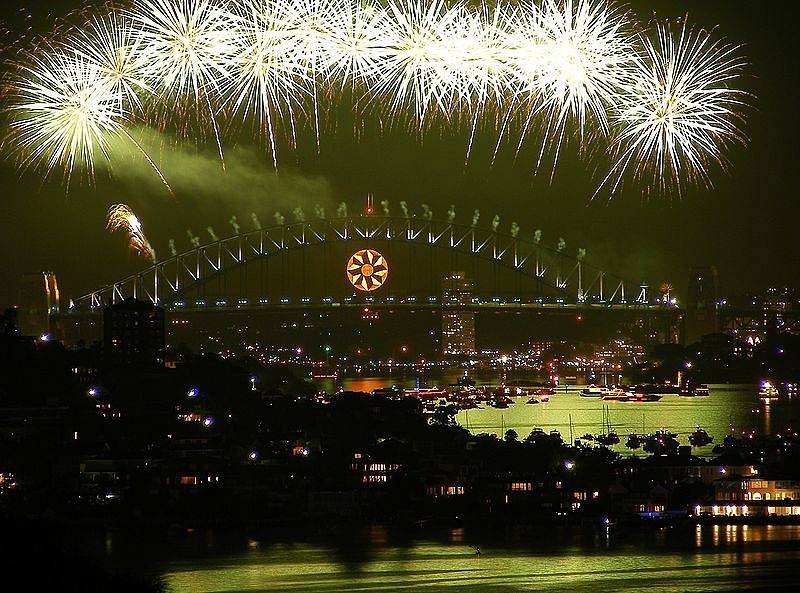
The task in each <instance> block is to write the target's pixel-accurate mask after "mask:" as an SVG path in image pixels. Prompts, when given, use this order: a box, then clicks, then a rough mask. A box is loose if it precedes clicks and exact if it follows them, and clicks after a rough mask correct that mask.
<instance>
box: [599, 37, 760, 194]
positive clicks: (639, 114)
mask: <svg viewBox="0 0 800 593" xmlns="http://www.w3.org/2000/svg"><path fill="white" fill-rule="evenodd" d="M642 43H643V46H644V48H645V53H644V54H643V55H641V56H639V57H637V58H636V60H635V64H636V67H635V69H634V71H633V73H632V80H631V81H630V84H628V85H626V86H625V90H624V92H623V95H622V100H621V106H620V108H619V112H618V113H617V116H616V118H617V120H618V125H619V128H620V131H619V133H618V135H617V136H616V138H615V139H614V143H613V146H614V147H615V148H616V150H617V151H618V155H619V156H618V158H617V159H616V162H615V163H614V165H613V167H612V169H611V172H610V173H609V175H608V176H607V177H606V179H605V180H604V182H603V184H606V183H609V184H611V185H612V189H611V193H612V194H613V193H614V191H616V189H617V187H618V186H619V184H620V183H621V182H622V178H623V176H624V175H625V174H626V173H628V172H631V173H632V175H633V177H634V178H636V179H638V180H640V181H643V182H644V185H645V187H650V188H653V189H655V190H656V191H660V192H661V193H665V194H666V193H668V192H669V191H670V190H674V191H676V192H678V193H680V192H681V188H682V186H683V185H684V184H685V183H687V182H689V183H701V184H705V185H707V186H710V185H711V178H710V173H709V169H710V167H711V166H714V165H717V166H721V167H723V168H724V167H725V165H726V158H725V151H724V149H725V148H726V147H727V146H729V145H731V144H734V143H744V142H745V139H744V137H743V134H742V132H741V130H740V128H739V124H740V123H741V115H740V113H741V110H742V107H743V106H744V99H745V95H744V93H743V92H742V91H741V90H738V89H736V88H734V87H732V83H733V82H734V81H736V80H737V79H738V78H739V77H740V76H741V72H742V69H743V68H744V66H745V63H744V61H743V60H742V58H740V57H739V56H738V51H737V50H738V48H737V47H735V46H733V45H729V44H726V43H724V42H722V41H715V40H713V39H712V37H711V35H710V34H709V33H708V32H705V31H692V30H691V29H689V28H688V27H687V25H686V24H685V23H684V24H683V26H682V27H681V28H680V30H679V31H674V30H673V29H672V28H671V27H670V26H669V25H668V24H667V25H660V26H659V27H658V30H657V40H656V42H655V43H653V42H652V41H651V40H649V39H643V40H642ZM601 187H602V185H601Z"/></svg>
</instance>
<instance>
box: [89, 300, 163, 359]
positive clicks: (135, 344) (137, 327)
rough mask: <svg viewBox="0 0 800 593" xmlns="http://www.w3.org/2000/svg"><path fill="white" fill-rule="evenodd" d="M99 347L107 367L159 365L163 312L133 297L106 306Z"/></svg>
mask: <svg viewBox="0 0 800 593" xmlns="http://www.w3.org/2000/svg"><path fill="white" fill-rule="evenodd" d="M103 347H104V354H105V357H106V360H107V361H108V362H110V363H111V364H116V365H134V366H148V365H154V364H163V362H164V309H162V308H161V307H158V306H155V305H153V304H151V303H149V302H145V301H140V300H137V299H134V298H127V299H125V300H124V301H122V302H121V303H117V304H116V305H110V306H109V307H107V308H106V310H105V311H104V313H103Z"/></svg>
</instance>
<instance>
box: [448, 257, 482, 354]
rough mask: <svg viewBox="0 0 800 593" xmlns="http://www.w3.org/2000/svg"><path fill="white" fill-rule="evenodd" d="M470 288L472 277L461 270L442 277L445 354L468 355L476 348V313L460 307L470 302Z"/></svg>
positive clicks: (466, 305)
mask: <svg viewBox="0 0 800 593" xmlns="http://www.w3.org/2000/svg"><path fill="white" fill-rule="evenodd" d="M472 289H473V284H472V281H471V280H469V279H468V278H467V275H466V274H465V273H464V272H452V273H450V274H448V275H447V276H445V277H444V279H443V280H442V305H443V306H444V310H443V312H442V354H443V355H444V356H469V355H470V354H472V353H473V352H475V313H474V312H473V311H472V310H470V309H462V308H461V307H469V306H471V305H472ZM448 307H455V308H453V309H448Z"/></svg>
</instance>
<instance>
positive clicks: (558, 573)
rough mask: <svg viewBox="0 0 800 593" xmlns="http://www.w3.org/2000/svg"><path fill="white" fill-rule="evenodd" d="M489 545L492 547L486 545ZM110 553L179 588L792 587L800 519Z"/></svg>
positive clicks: (128, 548)
mask: <svg viewBox="0 0 800 593" xmlns="http://www.w3.org/2000/svg"><path fill="white" fill-rule="evenodd" d="M478 549H480V552H481V553H480V554H477V553H476V550H478ZM106 552H107V555H108V558H107V560H108V561H109V562H112V563H113V564H117V565H119V564H122V565H123V566H124V565H125V564H127V563H134V562H135V563H136V565H137V566H139V567H140V568H141V566H142V563H141V560H142V558H141V557H142V555H147V556H152V557H153V558H152V563H150V564H149V566H150V569H149V570H150V571H151V572H152V573H153V574H154V575H156V576H158V577H160V578H162V579H163V580H164V581H165V584H166V585H167V588H168V591H170V592H171V593H206V592H207V593H212V592H214V593H227V592H230V593H233V592H256V591H258V592H262V593H268V592H276V593H277V592H281V593H284V592H291V591H298V592H300V591H302V592H319V593H332V592H352V591H406V592H426V593H436V592H443V591H455V590H458V591H466V592H476V593H477V592H480V593H501V592H502V593H514V592H517V591H549V592H559V591H564V592H570V593H575V592H602V593H607V592H609V591H626V592H637V591H647V592H650V593H653V592H656V593H673V592H675V593H677V592H683V591H693V592H705V591H708V592H712V591H713V592H719V591H791V590H794V589H793V587H794V586H795V585H796V577H797V574H798V573H797V563H798V561H800V526H791V525H772V526H767V525H757V526H753V525H750V526H745V525H730V526H719V525H717V526H713V525H706V526H685V527H680V528H672V529H660V530H648V531H646V532H644V531H631V532H628V531H625V530H624V529H621V528H616V527H614V528H612V529H611V530H609V531H605V530H603V529H601V530H596V531H580V530H576V531H570V530H564V531H563V532H557V533H555V534H553V533H550V534H549V535H547V537H543V534H537V533H528V534H524V535H520V536H518V537H512V538H510V539H509V538H506V539H504V540H503V541H501V542H499V543H498V542H495V541H488V542H487V541H481V540H480V539H479V538H478V539H474V538H471V537H469V536H468V535H467V534H465V532H464V530H462V529H452V530H447V531H446V532H443V533H441V534H440V535H439V536H438V537H436V538H435V539H418V540H416V539H415V540H407V539H404V538H403V537H399V538H398V537H396V536H394V535H393V534H392V533H391V531H390V530H388V529H387V528H384V527H381V526H377V527H370V528H365V529H364V530H363V531H362V532H360V533H358V534H355V535H352V536H350V537H344V538H336V539H335V541H320V542H302V543H270V542H268V541H260V540H258V539H253V538H249V537H240V536H230V535H228V536H225V535H220V534H216V533H214V532H194V533H191V534H189V535H188V536H184V537H182V538H180V539H178V540H177V541H173V540H170V539H159V540H158V541H154V542H152V544H149V543H148V544H147V545H146V546H143V545H141V542H139V544H138V545H135V546H134V544H133V542H132V541H129V537H120V536H113V535H109V536H108V539H107V541H106Z"/></svg>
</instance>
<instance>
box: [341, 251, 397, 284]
mask: <svg viewBox="0 0 800 593" xmlns="http://www.w3.org/2000/svg"><path fill="white" fill-rule="evenodd" d="M387 278H389V263H388V262H387V261H386V258H385V257H383V256H382V255H381V254H380V253H378V252H377V251H375V250H374V249H362V250H361V251H357V252H356V253H354V254H353V256H352V257H351V258H350V260H349V261H348V262H347V279H348V280H349V281H350V284H352V285H353V286H354V287H355V288H356V289H357V290H360V291H362V292H372V291H373V290H378V289H379V288H380V287H381V286H383V283H384V282H386V280H387Z"/></svg>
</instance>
